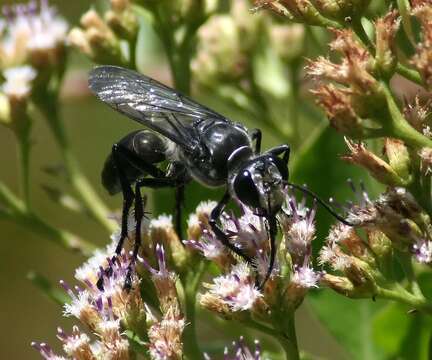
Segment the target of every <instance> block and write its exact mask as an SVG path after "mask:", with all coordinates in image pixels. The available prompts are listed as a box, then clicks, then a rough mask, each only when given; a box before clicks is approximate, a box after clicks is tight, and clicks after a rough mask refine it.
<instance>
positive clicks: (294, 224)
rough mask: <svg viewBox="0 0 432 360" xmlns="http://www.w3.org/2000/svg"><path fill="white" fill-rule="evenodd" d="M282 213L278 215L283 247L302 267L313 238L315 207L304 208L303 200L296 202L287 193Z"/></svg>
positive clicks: (309, 251)
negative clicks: (283, 242) (283, 241)
mask: <svg viewBox="0 0 432 360" xmlns="http://www.w3.org/2000/svg"><path fill="white" fill-rule="evenodd" d="M286 199H287V200H286V203H285V205H284V207H283V212H282V213H281V214H280V215H279V222H280V225H281V228H282V234H283V236H284V239H285V246H286V249H287V250H288V252H289V253H290V255H291V258H292V260H293V262H294V263H295V264H297V265H302V264H303V263H304V261H305V258H307V259H309V256H310V253H311V246H312V240H313V239H314V238H315V223H314V219H315V213H316V205H314V206H313V208H312V209H309V208H307V207H306V206H305V199H304V198H303V199H302V201H301V202H297V200H296V198H295V197H294V196H293V195H291V193H290V192H289V190H288V192H287V196H286Z"/></svg>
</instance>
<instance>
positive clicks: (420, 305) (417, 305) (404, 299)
mask: <svg viewBox="0 0 432 360" xmlns="http://www.w3.org/2000/svg"><path fill="white" fill-rule="evenodd" d="M377 295H378V296H379V297H381V298H383V299H388V300H393V301H397V302H400V303H403V304H406V305H409V306H411V307H413V308H414V309H416V310H418V311H421V312H423V313H425V314H428V315H432V304H431V303H429V302H428V301H427V300H426V299H425V298H424V297H423V296H418V295H413V294H411V293H410V292H408V291H407V290H405V289H404V288H403V287H402V286H400V285H398V286H396V287H394V288H393V289H385V288H378V289H377Z"/></svg>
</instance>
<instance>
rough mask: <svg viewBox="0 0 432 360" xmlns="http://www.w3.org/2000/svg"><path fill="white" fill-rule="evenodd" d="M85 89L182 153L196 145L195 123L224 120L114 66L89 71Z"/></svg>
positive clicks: (220, 116)
mask: <svg viewBox="0 0 432 360" xmlns="http://www.w3.org/2000/svg"><path fill="white" fill-rule="evenodd" d="M89 87H90V89H91V90H92V91H93V92H94V93H95V94H96V96H97V97H98V98H99V99H101V100H102V101H103V102H105V103H107V104H108V105H110V106H111V107H112V108H114V109H115V110H117V111H119V112H120V113H122V114H125V115H127V116H128V117H130V118H132V119H133V120H135V121H137V122H139V123H141V124H143V125H145V126H147V127H148V128H150V129H152V130H154V131H156V132H158V133H160V134H162V135H163V136H165V137H167V138H168V139H170V140H172V141H174V142H175V143H176V144H178V145H180V146H182V147H183V148H184V149H185V150H192V149H193V148H194V147H195V145H196V143H197V134H195V131H194V128H193V126H192V124H193V123H194V122H195V121H196V120H205V119H215V120H222V121H227V120H226V118H225V117H223V116H222V115H220V114H218V113H216V112H214V111H213V110H211V109H209V108H207V107H205V106H204V105H201V104H199V103H197V102H195V101H193V100H192V99H190V98H188V97H186V96H184V95H182V94H180V93H178V92H177V91H175V90H174V89H171V88H170V87H168V86H165V85H163V84H161V83H160V82H158V81H156V80H154V79H151V78H149V77H147V76H145V75H142V74H140V73H137V72H135V71H132V70H128V69H124V68H121V67H117V66H100V67H97V68H95V69H93V70H92V71H91V72H90V77H89Z"/></svg>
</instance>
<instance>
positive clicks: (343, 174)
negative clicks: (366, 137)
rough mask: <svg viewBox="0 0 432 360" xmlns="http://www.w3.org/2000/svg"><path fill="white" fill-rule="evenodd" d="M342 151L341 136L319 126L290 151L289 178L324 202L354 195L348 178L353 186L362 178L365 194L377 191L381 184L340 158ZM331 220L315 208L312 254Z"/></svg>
mask: <svg viewBox="0 0 432 360" xmlns="http://www.w3.org/2000/svg"><path fill="white" fill-rule="evenodd" d="M346 153H347V149H346V145H345V143H344V140H343V138H342V136H341V135H339V134H337V133H336V132H335V131H334V130H333V129H332V128H330V127H329V126H328V125H327V124H324V125H320V127H318V128H317V129H316V130H315V133H314V134H312V135H311V136H310V138H309V139H308V140H307V141H306V142H305V143H304V145H303V146H302V147H301V148H300V149H299V150H298V151H297V152H296V153H295V154H294V159H293V161H292V164H291V166H290V168H291V176H290V181H291V182H293V183H296V184H299V185H302V184H306V185H307V186H308V188H309V189H310V190H312V191H313V192H315V193H316V194H317V195H318V196H320V198H321V199H322V200H325V201H328V199H329V198H330V197H332V198H334V199H335V200H336V201H338V202H340V203H344V202H346V201H347V200H353V198H354V194H353V192H352V190H351V189H350V187H349V186H348V184H347V180H348V179H352V180H353V182H354V183H355V184H356V185H357V186H358V185H359V183H360V181H362V182H363V183H364V184H365V186H366V190H367V191H368V193H369V194H376V193H378V192H379V191H380V190H381V189H382V186H381V185H379V184H377V183H376V182H375V181H373V180H372V179H371V178H370V177H369V176H368V175H367V173H366V172H365V171H364V170H363V169H360V168H359V167H357V166H354V165H352V164H348V163H346V162H344V161H342V160H341V159H340V155H342V154H346ZM299 195H300V194H299ZM335 222H336V220H335V219H334V217H333V216H332V215H330V214H329V213H328V212H327V211H326V210H325V209H322V208H318V211H317V216H316V223H317V239H316V240H314V244H313V246H314V251H315V253H316V251H318V250H319V249H320V248H321V246H322V243H323V242H324V240H325V238H326V236H327V233H328V229H329V227H330V225H331V224H334V223H335Z"/></svg>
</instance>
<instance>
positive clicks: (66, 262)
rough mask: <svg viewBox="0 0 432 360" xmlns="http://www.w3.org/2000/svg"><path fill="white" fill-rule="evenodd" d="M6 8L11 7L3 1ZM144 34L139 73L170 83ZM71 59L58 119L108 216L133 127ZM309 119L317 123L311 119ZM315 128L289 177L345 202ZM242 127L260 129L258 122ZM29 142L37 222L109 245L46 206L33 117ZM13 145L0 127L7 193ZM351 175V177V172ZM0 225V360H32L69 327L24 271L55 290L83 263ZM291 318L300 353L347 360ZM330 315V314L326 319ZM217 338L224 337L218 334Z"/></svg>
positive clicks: (72, 217) (336, 144)
mask: <svg viewBox="0 0 432 360" xmlns="http://www.w3.org/2000/svg"><path fill="white" fill-rule="evenodd" d="M6 3H13V2H11V1H6ZM51 3H52V4H54V5H56V6H57V7H58V9H59V12H60V13H61V14H63V15H64V16H65V17H66V18H67V20H68V21H69V22H70V24H71V25H75V24H77V23H78V20H79V17H80V15H81V14H82V13H83V12H85V11H86V10H87V9H88V7H89V6H90V5H91V2H89V1H82V0H75V1H73V2H67V1H60V0H57V1H51ZM3 4H5V2H4V1H3V2H2V3H1V5H3ZM147 35H148V36H147V38H146V40H145V41H144V44H145V46H144V49H143V50H142V54H143V59H140V60H141V68H142V69H144V70H145V71H146V73H147V74H149V75H151V76H154V77H157V78H158V79H160V80H162V81H165V82H166V81H169V75H168V70H167V69H166V68H164V67H163V66H160V65H159V66H156V65H155V64H156V63H158V64H159V63H162V64H163V63H164V61H160V60H161V59H160V57H158V56H161V55H158V48H159V47H158V45H157V44H156V43H154V41H155V40H154V37H153V36H152V34H151V32H149V33H148V34H147ZM72 53H73V54H72V56H71V58H70V61H71V64H72V65H71V66H70V67H69V72H68V74H67V76H66V81H65V83H64V89H63V94H64V96H63V100H62V101H63V104H62V115H63V118H64V121H65V123H66V127H67V130H68V132H69V135H70V137H71V141H72V145H73V149H74V151H75V153H76V155H77V157H78V159H79V160H80V163H81V166H82V168H83V170H84V173H85V174H86V175H87V176H88V178H89V179H90V181H91V182H92V183H93V184H95V187H96V189H97V191H98V192H99V193H100V194H101V196H102V198H103V200H104V201H105V202H106V203H107V204H108V205H109V206H110V208H111V209H113V210H115V209H118V208H119V206H120V205H121V197H120V196H117V197H114V198H112V197H109V196H108V194H107V193H106V192H104V190H103V189H102V186H101V185H100V181H99V176H100V171H101V167H102V165H103V163H104V160H105V157H106V155H107V154H108V153H109V151H110V148H111V145H112V144H113V143H114V142H115V141H117V140H118V139H119V138H120V137H122V136H123V135H124V134H126V133H127V132H128V131H131V130H132V129H134V128H136V125H135V123H134V122H132V121H128V120H126V119H125V118H121V116H120V115H118V114H117V113H115V112H114V111H111V110H110V109H109V108H108V107H106V106H103V105H102V104H100V103H98V102H97V101H96V99H94V98H93V97H91V96H90V94H89V93H88V91H87V86H86V71H87V70H88V69H90V67H91V64H90V63H88V62H87V61H85V60H84V58H82V57H80V56H78V55H76V53H74V52H72ZM201 100H202V101H203V102H205V103H207V104H209V105H211V106H213V107H215V108H216V109H217V110H219V111H221V112H223V113H225V114H226V115H231V116H234V117H235V119H236V120H239V121H242V122H245V123H246V124H247V119H243V118H241V117H240V118H239V117H238V115H237V117H236V114H230V113H229V112H228V113H227V109H225V108H224V107H223V104H220V103H209V102H208V100H209V99H205V98H204V99H201ZM313 117H316V114H315V113H314V115H313ZM320 117H321V116H320ZM245 120H246V121H245ZM314 121H315V122H314ZM321 124H322V122H320V121H318V120H313V121H308V122H307V123H306V124H305V125H302V126H303V127H304V129H309V130H308V131H303V132H302V133H303V134H306V133H311V132H312V130H315V131H317V132H318V135H319V138H318V141H317V142H316V143H315V145H314V149H315V150H316V149H319V151H318V152H315V151H311V149H308V148H307V147H306V148H305V149H304V150H303V153H302V160H301V162H299V161H297V162H296V163H295V165H293V166H292V169H291V170H292V176H293V179H294V180H297V182H307V183H308V184H309V186H310V188H312V189H314V190H316V191H318V192H319V193H321V195H322V196H323V197H324V198H326V197H329V196H331V195H334V193H332V189H336V188H339V189H338V190H339V192H338V194H339V196H344V195H346V194H347V193H348V188H343V189H342V188H341V184H343V182H344V181H345V180H346V178H347V176H348V175H350V174H351V175H352V173H353V168H352V167H350V166H345V167H344V168H345V169H347V170H346V171H345V172H341V171H339V170H337V169H339V167H335V168H336V170H335V171H332V168H331V164H332V163H333V162H340V160H338V159H336V157H335V155H337V154H338V153H341V152H343V144H342V139H341V137H340V136H335V134H333V133H332V131H330V130H325V131H324V132H319V129H320V128H322V125H321ZM249 125H250V126H259V124H249ZM318 135H317V136H318ZM32 140H33V152H32V159H31V171H32V191H31V193H32V203H33V204H34V205H35V207H36V208H37V210H38V212H39V213H40V214H41V215H42V217H43V218H46V219H49V220H50V221H51V223H52V224H53V225H58V226H61V227H63V228H65V229H69V230H71V231H73V232H74V233H76V234H78V235H80V236H82V237H83V238H84V239H87V240H89V241H91V242H93V243H94V244H96V245H98V246H102V245H104V244H105V243H106V242H108V240H109V237H108V234H106V233H104V232H103V230H102V229H101V228H100V227H99V226H98V225H97V224H95V223H94V222H93V221H92V220H90V219H86V218H84V217H83V216H80V215H77V214H75V213H73V212H67V211H59V208H58V205H56V204H55V203H53V202H52V201H51V200H49V198H48V196H47V194H46V192H45V191H43V189H42V188H41V185H45V184H49V185H54V186H59V184H60V185H61V186H62V189H67V188H68V187H67V184H65V183H64V181H63V182H62V179H61V177H59V178H55V177H53V176H52V175H49V174H48V173H46V172H45V171H44V170H43V169H44V168H45V167H47V166H53V165H54V166H55V165H60V156H59V155H58V153H57V148H56V145H55V143H54V141H53V139H52V137H51V135H50V133H49V131H48V128H47V126H46V123H45V122H44V121H42V119H40V118H36V119H35V121H34V127H33V132H32ZM297 140H298V143H299V144H303V143H304V142H305V141H306V140H307V139H306V136H305V138H304V139H303V138H301V139H297ZM309 140H310V139H309ZM278 142H280V139H278V138H277V137H275V136H272V135H271V134H270V133H268V132H267V131H266V130H265V129H264V144H263V145H264V148H267V147H269V146H272V145H275V144H276V143H278ZM15 146H16V144H15V140H14V138H13V134H12V133H11V132H10V131H8V130H6V129H5V128H3V127H2V128H0V164H2V166H1V169H2V170H1V174H0V176H1V179H2V180H3V181H4V182H5V184H6V185H8V186H9V187H10V188H11V189H12V190H13V191H18V184H17V176H16V175H17V160H16V153H15ZM329 164H330V165H329ZM329 166H330V167H329ZM356 173H357V172H354V174H356ZM328 184H332V186H331V187H328V186H327V185H328ZM326 186H327V187H326ZM323 189H324V190H323ZM208 194H209V192H207V191H206V192H205V193H202V195H201V194H198V196H197V195H196V194H195V195H194V198H202V199H207V198H208ZM190 205H191V206H193V205H196V204H190ZM319 217H320V218H322V219H324V220H325V221H324V222H325V223H328V222H329V220H330V219H329V217H328V215H327V214H325V213H324V214H323V213H322V210H321V211H320V215H319ZM0 227H1V232H0V241H1V244H2V247H1V261H0V274H1V276H0V281H1V284H0V286H1V289H2V296H1V300H0V322H1V324H2V330H1V336H0V342H1V343H0V358H2V359H38V358H40V355H39V354H38V353H37V352H36V351H35V350H33V349H32V348H31V347H30V342H31V341H33V340H35V341H41V342H46V343H48V344H50V345H52V346H53V347H54V348H58V341H57V340H56V339H55V333H56V327H57V326H64V327H66V328H68V329H69V328H70V327H71V326H72V325H73V324H74V322H73V321H69V320H68V319H66V318H64V317H62V309H61V307H59V306H58V305H55V304H54V303H52V302H51V301H50V300H49V299H47V298H46V297H45V296H44V295H43V294H42V293H41V292H40V291H39V290H38V289H36V288H35V287H34V286H33V285H32V284H31V283H30V281H28V280H27V274H28V273H29V271H36V272H38V273H41V274H43V275H45V276H47V277H48V279H49V280H51V281H52V283H53V284H58V281H59V280H60V279H64V280H66V281H67V282H69V283H71V284H74V281H73V273H74V269H75V268H76V267H77V266H79V265H80V264H81V263H82V262H83V260H84V258H83V257H80V256H78V255H73V254H71V253H69V252H66V251H64V250H63V249H61V248H59V247H58V246H57V245H54V244H53V243H50V242H49V241H46V240H44V239H41V238H39V237H36V236H33V235H32V234H30V233H28V232H26V231H24V230H23V229H21V228H19V227H17V226H16V225H14V224H12V223H8V222H0ZM343 301H346V300H343ZM328 310H331V311H334V312H335V313H334V316H335V317H340V316H347V315H349V314H343V313H341V312H340V311H339V309H337V307H336V308H335V309H328ZM350 311H351V310H350ZM352 311H356V310H352ZM365 311H370V309H369V308H368V307H366V308H365ZM297 315H298V321H297V324H298V325H297V326H298V338H299V342H300V348H302V349H305V350H307V351H309V352H310V353H313V354H316V355H320V356H323V357H325V358H331V359H344V358H348V355H346V353H345V352H344V351H343V350H342V349H341V348H340V347H339V345H338V344H337V342H336V341H335V340H334V338H332V337H331V336H330V335H329V334H328V333H327V332H326V330H325V329H324V328H323V327H322V326H321V325H320V323H319V321H318V320H317V319H316V317H315V315H313V313H312V312H311V311H309V310H308V305H307V304H306V305H304V306H302V308H301V309H300V311H299V312H298V314H297ZM329 315H330V317H331V316H332V314H329ZM200 326H201V327H202V330H203V331H202V332H201V333H202V334H204V335H203V339H205V338H206V337H207V336H206V333H207V332H208V333H209V334H210V331H212V332H216V333H217V332H218V329H209V327H208V325H206V324H205V323H202V324H201V325H200ZM366 328H367V327H365V329H366ZM347 331H349V329H347ZM219 335H220V334H219ZM366 335H367V334H366ZM369 336H370V334H369ZM220 337H221V338H223V336H222V335H220ZM232 340H233V339H227V341H226V343H227V344H229V343H230V342H231V341H232Z"/></svg>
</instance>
